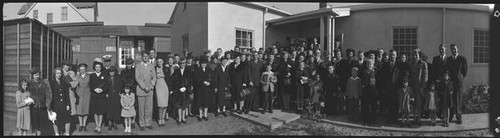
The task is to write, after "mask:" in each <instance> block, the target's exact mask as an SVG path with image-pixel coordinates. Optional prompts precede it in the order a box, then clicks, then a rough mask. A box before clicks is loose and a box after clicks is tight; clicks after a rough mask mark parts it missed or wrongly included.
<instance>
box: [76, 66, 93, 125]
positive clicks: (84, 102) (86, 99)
mask: <svg viewBox="0 0 500 138" xmlns="http://www.w3.org/2000/svg"><path fill="white" fill-rule="evenodd" d="M78 68H79V69H80V70H79V71H80V72H79V73H78V74H77V75H76V81H78V86H77V87H76V91H75V92H76V95H78V96H79V97H80V99H79V100H78V104H77V105H76V115H77V116H78V121H79V123H80V127H79V128H78V130H79V131H82V130H83V131H87V126H86V125H87V115H88V114H89V105H90V86H89V82H90V75H89V74H88V73H87V64H85V63H81V64H79V65H78Z"/></svg>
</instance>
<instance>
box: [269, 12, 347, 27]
mask: <svg viewBox="0 0 500 138" xmlns="http://www.w3.org/2000/svg"><path fill="white" fill-rule="evenodd" d="M335 9H336V8H322V9H318V10H313V11H307V12H302V13H298V14H295V15H292V16H287V17H282V18H278V19H273V20H268V21H266V23H268V24H276V25H279V24H285V23H289V22H293V21H292V20H298V21H302V20H308V19H313V18H318V17H320V16H328V15H330V16H339V13H337V11H335Z"/></svg>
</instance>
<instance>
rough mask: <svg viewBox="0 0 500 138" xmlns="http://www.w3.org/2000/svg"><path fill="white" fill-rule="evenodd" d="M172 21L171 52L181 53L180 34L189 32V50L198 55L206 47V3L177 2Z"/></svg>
mask: <svg viewBox="0 0 500 138" xmlns="http://www.w3.org/2000/svg"><path fill="white" fill-rule="evenodd" d="M177 4H178V7H177V9H176V11H174V12H175V15H173V16H174V17H173V20H174V22H173V23H172V26H171V27H172V39H171V41H172V52H174V53H181V52H182V50H183V47H182V36H183V35H184V34H187V33H189V50H190V51H193V54H194V55H200V54H202V53H203V51H204V50H206V49H207V44H208V37H207V35H208V22H207V20H208V16H207V14H208V12H207V11H208V4H207V3H206V2H187V8H186V9H185V10H184V6H183V4H184V2H178V3H177Z"/></svg>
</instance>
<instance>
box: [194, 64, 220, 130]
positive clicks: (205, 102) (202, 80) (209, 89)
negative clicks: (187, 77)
mask: <svg viewBox="0 0 500 138" xmlns="http://www.w3.org/2000/svg"><path fill="white" fill-rule="evenodd" d="M207 63H208V59H207V58H206V57H203V58H202V59H201V60H200V67H199V68H198V69H196V70H195V72H194V88H195V91H196V92H195V101H196V106H197V107H198V109H199V113H200V114H199V116H198V120H199V121H201V119H204V120H205V121H208V116H207V112H208V108H209V106H210V105H212V102H214V98H215V97H214V89H213V85H212V84H213V81H214V80H215V79H214V77H213V74H212V70H211V69H210V68H209V67H208V65H207Z"/></svg>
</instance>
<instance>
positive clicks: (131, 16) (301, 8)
mask: <svg viewBox="0 0 500 138" xmlns="http://www.w3.org/2000/svg"><path fill="white" fill-rule="evenodd" d="M23 4H24V3H4V5H3V17H4V20H6V19H13V18H17V12H18V11H19V9H20V8H21V6H22V5H23ZM262 4H265V5H268V6H275V7H277V8H279V9H281V10H284V11H287V12H290V13H292V14H294V13H300V12H305V11H311V10H315V9H318V8H319V4H318V3H297V2H262ZM356 4H359V3H329V5H331V6H334V7H337V6H348V5H356ZM491 5H492V4H491ZM98 6H99V16H98V21H103V22H104V24H105V25H144V24H145V23H167V22H168V20H169V19H170V16H171V15H172V12H173V10H174V7H175V2H155V3H151V2H150V3H146V2H144V3H132V2H129V3H116V2H113V3H110V2H101V3H98Z"/></svg>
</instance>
